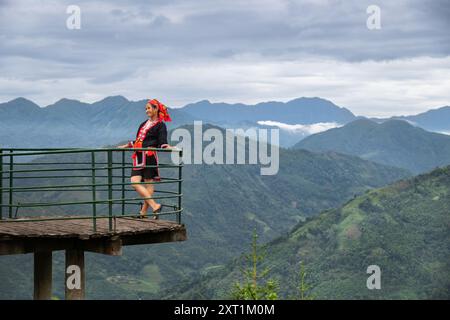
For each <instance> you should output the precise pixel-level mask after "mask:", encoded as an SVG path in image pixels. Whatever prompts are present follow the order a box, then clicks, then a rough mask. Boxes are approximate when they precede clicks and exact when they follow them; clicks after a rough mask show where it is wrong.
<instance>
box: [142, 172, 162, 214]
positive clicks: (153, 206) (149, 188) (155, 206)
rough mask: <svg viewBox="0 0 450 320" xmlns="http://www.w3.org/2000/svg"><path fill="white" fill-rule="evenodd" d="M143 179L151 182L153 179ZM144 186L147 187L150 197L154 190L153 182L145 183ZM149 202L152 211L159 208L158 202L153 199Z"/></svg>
mask: <svg viewBox="0 0 450 320" xmlns="http://www.w3.org/2000/svg"><path fill="white" fill-rule="evenodd" d="M144 181H145V182H152V181H153V179H145V180H144ZM145 187H146V188H147V191H148V193H149V194H150V197H151V196H152V195H153V193H154V192H155V188H154V186H153V184H146V185H145ZM149 203H151V204H150V206H151V207H152V209H153V211H155V210H156V209H158V208H159V205H158V203H156V201H155V200H153V199H151V200H150V202H149ZM146 209H148V206H147V208H146Z"/></svg>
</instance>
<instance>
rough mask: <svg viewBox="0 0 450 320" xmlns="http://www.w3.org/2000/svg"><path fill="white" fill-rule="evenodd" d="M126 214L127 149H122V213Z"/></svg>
mask: <svg viewBox="0 0 450 320" xmlns="http://www.w3.org/2000/svg"><path fill="white" fill-rule="evenodd" d="M124 214H125V151H122V215H124Z"/></svg>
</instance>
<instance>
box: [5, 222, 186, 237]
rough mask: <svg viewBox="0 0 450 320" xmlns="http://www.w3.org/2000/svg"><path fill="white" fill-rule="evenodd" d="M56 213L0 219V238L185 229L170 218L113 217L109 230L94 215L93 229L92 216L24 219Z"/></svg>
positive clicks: (147, 232) (103, 235)
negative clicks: (5, 220)
mask: <svg viewBox="0 0 450 320" xmlns="http://www.w3.org/2000/svg"><path fill="white" fill-rule="evenodd" d="M37 218H38V219H48V218H56V217H33V218H29V219H27V218H21V219H18V221H15V222H2V221H0V239H2V238H3V239H6V238H7V239H13V238H22V239H24V238H77V239H81V240H88V239H95V238H100V237H110V236H133V235H140V234H149V233H161V232H171V231H173V232H177V231H183V230H185V227H184V225H180V224H178V223H176V222H173V221H167V220H162V219H159V220H153V219H149V218H147V219H137V218H126V217H117V218H116V219H115V223H114V221H113V231H110V230H109V221H108V219H104V218H102V219H97V230H96V232H94V230H93V222H92V219H79V220H47V221H38V222H35V221H26V220H30V219H37Z"/></svg>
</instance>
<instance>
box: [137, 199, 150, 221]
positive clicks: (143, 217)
mask: <svg viewBox="0 0 450 320" xmlns="http://www.w3.org/2000/svg"><path fill="white" fill-rule="evenodd" d="M139 204H140V205H141V209H140V210H139V215H138V216H137V217H136V218H138V219H145V218H147V213H142V207H143V206H144V204H143V203H142V202H140V203H139Z"/></svg>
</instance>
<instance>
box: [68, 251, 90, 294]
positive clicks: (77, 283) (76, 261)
mask: <svg viewBox="0 0 450 320" xmlns="http://www.w3.org/2000/svg"><path fill="white" fill-rule="evenodd" d="M85 282H86V281H85V273H84V251H83V250H80V249H74V250H66V276H65V288H66V300H83V299H84V296H85V295H84V291H85Z"/></svg>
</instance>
